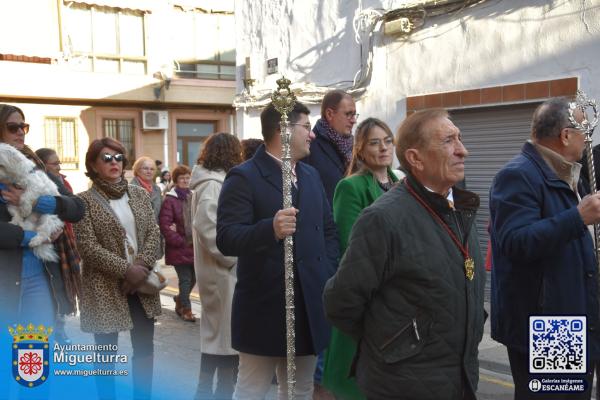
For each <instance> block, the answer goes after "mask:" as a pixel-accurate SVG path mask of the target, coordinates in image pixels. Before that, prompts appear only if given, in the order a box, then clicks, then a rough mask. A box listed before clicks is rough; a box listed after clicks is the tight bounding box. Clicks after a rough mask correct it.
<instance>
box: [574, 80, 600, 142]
mask: <svg viewBox="0 0 600 400" xmlns="http://www.w3.org/2000/svg"><path fill="white" fill-rule="evenodd" d="M577 109H578V110H579V111H581V112H582V114H583V119H582V120H581V122H578V121H577V120H576V119H575V110H577ZM588 109H591V111H592V116H593V118H592V120H591V121H590V120H588V113H587V110H588ZM569 121H570V122H571V123H572V124H573V126H574V127H576V128H577V129H580V130H582V131H583V132H584V133H585V134H586V136H588V137H589V138H591V137H592V134H593V133H594V129H595V128H596V126H597V125H598V106H597V105H596V100H593V99H590V98H588V97H587V95H586V94H585V93H584V92H583V90H577V96H576V97H575V101H573V102H571V103H569Z"/></svg>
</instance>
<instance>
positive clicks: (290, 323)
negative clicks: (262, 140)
mask: <svg viewBox="0 0 600 400" xmlns="http://www.w3.org/2000/svg"><path fill="white" fill-rule="evenodd" d="M290 83H291V82H290V80H289V79H286V78H285V77H284V76H282V77H281V78H280V79H278V80H277V90H275V91H274V92H273V94H272V95H271V101H272V102H273V106H274V107H275V109H276V110H277V111H278V112H279V113H280V114H281V121H280V123H279V127H280V130H281V150H282V155H281V177H282V179H283V185H282V189H283V208H284V209H285V208H290V207H292V180H293V177H292V157H291V149H290V143H291V136H292V135H291V133H290V130H289V124H288V114H289V113H290V112H291V111H292V110H293V109H294V105H295V104H296V95H294V93H293V92H292V91H291V90H290ZM283 251H284V256H283V259H284V268H285V325H286V326H285V327H286V345H287V349H286V350H287V384H288V399H289V400H294V391H295V386H296V333H295V324H296V322H295V316H294V237H293V236H286V237H285V239H284V242H283Z"/></svg>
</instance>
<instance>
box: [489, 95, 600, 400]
mask: <svg viewBox="0 0 600 400" xmlns="http://www.w3.org/2000/svg"><path fill="white" fill-rule="evenodd" d="M575 117H576V118H577V119H581V118H582V114H580V113H578V112H576V115H575ZM584 139H585V135H584V133H583V132H582V131H580V130H578V129H576V128H575V127H574V126H573V124H572V123H571V122H570V121H569V104H568V101H567V100H566V99H564V98H558V99H551V100H548V101H547V102H545V103H543V104H542V105H541V106H540V107H538V109H537V110H536V111H535V113H534V115H533V123H532V139H531V140H530V141H528V142H527V143H525V145H524V146H523V150H522V151H521V154H519V155H518V156H516V157H515V158H514V159H512V160H511V161H510V162H509V163H508V164H506V165H505V166H504V167H503V168H502V169H501V170H500V172H498V174H497V175H496V177H495V178H494V182H493V184H492V187H491V189H490V215H491V225H490V234H491V244H492V254H493V267H492V308H491V314H492V315H491V327H492V337H493V338H494V339H495V340H497V341H499V342H501V343H503V344H505V345H506V346H507V347H508V356H509V360H510V366H511V370H512V374H513V379H514V382H515V398H516V399H527V398H531V397H533V396H534V394H532V393H531V392H530V391H529V387H528V385H529V381H530V376H529V317H530V315H586V316H587V348H588V360H592V361H597V360H599V359H600V336H599V334H598V332H599V331H600V321H599V319H598V312H599V310H598V264H597V262H596V256H595V255H594V244H593V239H592V236H591V234H590V231H589V229H588V227H587V226H586V225H589V224H592V223H598V222H599V221H600V195H594V196H588V197H584V198H583V199H582V200H580V199H581V198H582V197H583V195H584V192H583V190H582V188H583V185H582V183H581V181H580V179H579V172H580V168H581V166H580V165H579V164H578V163H577V161H578V160H580V159H581V156H582V153H583V149H584V147H585V142H584ZM587 369H588V371H587V373H588V375H587V376H585V375H582V376H572V375H570V377H573V378H582V379H587V380H588V385H589V386H588V390H586V392H584V393H567V394H563V395H560V394H558V395H557V394H553V396H554V397H552V398H553V399H555V398H568V399H572V398H587V399H589V398H590V396H591V390H589V389H591V387H592V376H593V366H592V365H590V366H589V367H588V368H587ZM561 396H562V397H561ZM536 398H538V397H536Z"/></svg>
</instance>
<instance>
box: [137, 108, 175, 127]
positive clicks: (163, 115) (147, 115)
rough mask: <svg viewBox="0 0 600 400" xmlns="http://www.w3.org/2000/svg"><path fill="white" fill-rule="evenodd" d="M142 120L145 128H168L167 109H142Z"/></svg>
mask: <svg viewBox="0 0 600 400" xmlns="http://www.w3.org/2000/svg"><path fill="white" fill-rule="evenodd" d="M142 120H143V124H142V126H143V128H144V129H145V130H151V129H168V128H169V112H168V111H156V110H144V111H142Z"/></svg>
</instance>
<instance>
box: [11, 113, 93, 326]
mask: <svg viewBox="0 0 600 400" xmlns="http://www.w3.org/2000/svg"><path fill="white" fill-rule="evenodd" d="M28 131H29V124H27V123H26V122H25V114H24V113H23V111H22V110H21V109H20V108H18V107H15V106H11V105H7V104H0V141H1V142H3V143H6V144H9V145H11V146H13V147H14V148H16V149H17V150H19V151H21V152H22V153H23V154H24V155H25V156H26V157H27V158H29V159H30V160H31V161H33V162H34V163H35V164H36V166H37V168H39V169H41V170H43V171H46V169H45V167H44V164H43V162H42V161H41V160H40V159H39V158H38V157H37V156H36V155H35V153H34V152H33V151H32V150H31V149H30V148H29V147H27V146H26V145H25V135H26V134H27V132H28ZM48 176H49V177H50V178H51V179H52V180H53V182H54V183H55V184H56V186H57V188H58V190H59V193H60V194H61V195H60V196H40V197H39V198H38V200H37V202H36V205H35V207H34V211H35V212H38V213H40V214H55V215H57V216H58V217H59V218H60V219H61V220H62V221H65V222H77V221H79V220H80V219H81V218H82V217H83V214H84V204H83V202H82V201H81V199H79V198H78V197H76V196H73V195H72V194H69V193H68V191H67V190H66V188H65V187H64V185H63V184H62V183H61V182H60V180H58V179H53V177H52V176H51V175H48ZM23 193H24V190H23V189H21V188H17V187H15V186H14V185H13V184H12V182H2V186H1V190H0V260H2V279H0V326H6V325H7V324H9V325H13V324H22V325H24V326H25V325H26V324H29V323H33V324H34V325H35V326H38V325H40V324H43V325H45V326H54V320H55V315H57V313H59V314H70V313H73V312H75V309H76V293H77V291H78V290H79V274H78V260H77V259H76V255H75V253H74V250H73V249H74V247H73V246H72V245H73V243H71V242H70V241H69V240H68V238H67V237H66V236H65V235H63V234H62V233H63V232H62V230H60V231H57V232H55V233H54V234H53V235H52V237H51V241H53V242H54V244H55V247H56V250H57V254H58V255H59V257H60V263H57V262H48V261H42V260H40V259H38V258H37V257H36V256H35V255H34V254H33V252H32V251H31V248H30V247H29V246H28V244H29V241H30V240H31V239H32V238H33V237H34V236H35V235H36V233H35V232H33V231H27V230H25V231H24V230H23V229H22V228H21V227H19V226H17V225H14V224H11V223H10V221H11V219H12V216H11V215H10V214H9V212H8V209H7V205H9V204H12V205H18V204H19V201H20V198H21V195H22V194H23ZM71 267H73V268H71Z"/></svg>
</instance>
